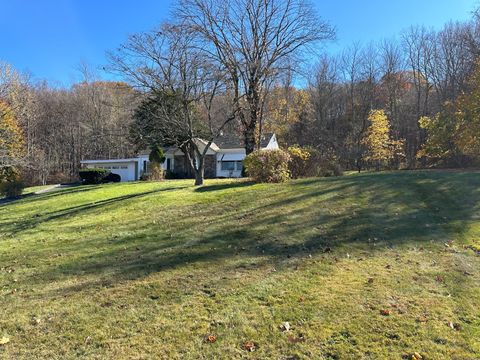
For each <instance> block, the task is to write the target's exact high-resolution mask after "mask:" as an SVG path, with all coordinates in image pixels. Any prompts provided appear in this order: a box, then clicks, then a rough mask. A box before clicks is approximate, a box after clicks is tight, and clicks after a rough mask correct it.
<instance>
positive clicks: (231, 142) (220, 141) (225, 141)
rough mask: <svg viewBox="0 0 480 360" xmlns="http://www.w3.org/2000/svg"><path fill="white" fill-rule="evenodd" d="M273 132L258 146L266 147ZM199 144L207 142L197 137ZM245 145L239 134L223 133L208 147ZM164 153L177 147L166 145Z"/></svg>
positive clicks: (233, 147) (141, 153) (173, 150)
mask: <svg viewBox="0 0 480 360" xmlns="http://www.w3.org/2000/svg"><path fill="white" fill-rule="evenodd" d="M273 135H274V134H273V133H266V134H263V135H262V137H261V139H260V148H266V147H267V145H268V143H269V142H270V140H271V139H272V137H273ZM197 140H198V141H199V142H200V143H201V144H203V145H206V144H207V142H206V141H205V140H203V139H197ZM244 147H245V142H244V141H243V138H242V137H241V136H239V135H235V134H223V135H221V136H219V137H217V138H215V140H213V143H212V144H211V145H210V148H211V149H212V150H213V151H219V150H221V149H243V148H244ZM163 150H164V152H165V154H171V153H174V152H175V151H176V150H177V148H176V147H166V148H164V149H163ZM149 154H150V150H143V151H140V152H139V153H138V155H149Z"/></svg>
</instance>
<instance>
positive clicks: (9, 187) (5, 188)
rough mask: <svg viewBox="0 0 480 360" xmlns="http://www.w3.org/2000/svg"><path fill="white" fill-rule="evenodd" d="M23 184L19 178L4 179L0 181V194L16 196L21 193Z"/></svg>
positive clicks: (7, 196)
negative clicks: (12, 179)
mask: <svg viewBox="0 0 480 360" xmlns="http://www.w3.org/2000/svg"><path fill="white" fill-rule="evenodd" d="M24 188H25V185H24V184H23V182H22V181H21V180H14V181H4V182H1V183H0V195H2V196H5V197H6V198H16V197H19V196H20V195H22V192H23V189H24Z"/></svg>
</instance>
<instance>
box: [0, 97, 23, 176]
mask: <svg viewBox="0 0 480 360" xmlns="http://www.w3.org/2000/svg"><path fill="white" fill-rule="evenodd" d="M25 154H26V152H25V138H24V135H23V131H22V129H21V128H20V126H19V125H18V123H17V121H16V119H15V117H14V113H13V111H12V109H11V107H10V106H8V105H7V104H6V103H4V102H2V101H0V172H3V170H4V169H5V168H12V167H17V166H19V165H20V164H21V160H22V159H23V157H24V156H25Z"/></svg>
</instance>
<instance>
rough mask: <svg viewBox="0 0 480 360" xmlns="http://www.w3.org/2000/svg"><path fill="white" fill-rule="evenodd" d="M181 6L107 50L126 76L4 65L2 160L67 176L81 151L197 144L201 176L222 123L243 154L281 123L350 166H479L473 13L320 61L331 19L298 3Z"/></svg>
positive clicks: (120, 153)
mask: <svg viewBox="0 0 480 360" xmlns="http://www.w3.org/2000/svg"><path fill="white" fill-rule="evenodd" d="M178 4H179V7H178V8H174V11H173V14H174V18H173V19H172V20H171V21H170V22H169V23H167V24H162V25H161V26H160V27H159V28H158V29H157V30H154V31H152V32H148V33H143V34H137V35H134V36H132V37H130V38H129V39H128V41H127V42H126V43H125V44H123V45H122V46H121V47H120V50H119V51H118V52H114V53H111V54H110V66H109V67H108V68H109V70H110V71H112V72H116V73H117V74H120V75H122V76H123V78H124V79H125V82H111V81H101V80H99V79H98V78H97V77H95V76H93V75H92V72H91V71H89V70H88V69H86V68H83V70H82V76H83V81H81V82H80V83H78V84H75V85H73V86H71V87H70V88H69V89H64V88H56V87H52V86H50V85H49V84H48V83H46V82H38V81H33V80H32V79H30V78H29V77H28V76H27V75H26V74H22V73H19V72H18V71H15V69H13V68H12V67H11V66H9V65H8V64H6V63H0V169H5V168H8V167H15V168H17V169H21V170H22V173H23V178H24V181H26V182H27V183H28V184H45V183H58V182H66V181H72V180H76V179H77V176H78V169H79V164H80V161H81V160H82V159H87V158H88V159H95V158H116V157H127V156H131V155H133V153H134V152H135V151H136V150H137V149H138V148H140V147H144V146H150V147H152V146H153V145H164V144H167V143H168V144H177V145H178V146H183V147H184V149H185V152H186V153H189V154H191V156H190V158H191V160H192V161H191V163H192V166H193V167H199V169H196V170H198V171H197V173H198V174H197V175H198V177H199V181H200V177H203V173H202V171H203V169H201V167H202V166H201V165H202V152H201V151H200V150H199V149H198V148H197V145H196V141H195V139H197V138H199V137H201V138H203V139H205V140H207V141H208V142H210V141H212V140H213V139H214V138H215V136H217V135H218V134H219V133H221V132H224V131H233V132H237V134H238V135H239V136H241V137H243V139H244V142H245V147H246V150H247V153H250V152H252V151H253V150H254V149H255V148H256V147H257V145H258V141H257V140H258V139H259V135H260V134H261V133H264V132H267V131H274V132H275V133H276V134H277V136H278V138H279V140H280V142H281V143H282V144H283V145H284V146H285V147H287V146H290V145H300V146H307V147H310V148H313V149H315V150H316V151H317V152H318V153H320V154H321V155H322V156H323V157H324V158H325V159H331V160H332V161H335V163H338V164H341V165H342V167H343V168H344V169H356V170H363V169H366V168H376V169H380V168H422V167H428V166H445V167H447V166H450V167H452V166H455V167H463V166H472V165H477V160H478V156H479V154H480V150H479V149H480V145H479V141H480V140H479V137H478V135H477V134H478V133H479V130H480V125H479V121H480V120H479V119H480V113H479V110H478V109H479V108H480V85H479V84H480V68H479V66H478V59H479V56H480V16H479V14H478V13H476V14H474V15H473V17H472V19H471V20H470V21H468V22H463V23H449V24H446V25H445V26H444V28H443V29H441V30H439V31H434V30H429V29H426V28H424V27H412V28H410V29H407V30H406V31H404V32H403V33H401V34H399V36H398V38H397V39H396V40H388V41H387V40H386V41H382V42H380V43H375V44H369V45H366V46H360V45H358V44H354V45H352V46H351V47H349V48H347V49H345V50H344V51H343V52H341V53H340V54H338V55H336V56H321V57H320V58H318V56H319V55H318V54H317V55H313V54H312V51H311V50H312V49H314V48H315V46H316V45H318V44H319V43H321V42H324V41H328V40H329V39H331V38H332V37H333V30H332V28H331V27H330V26H329V25H328V24H326V23H325V22H322V21H320V20H319V19H317V18H316V17H315V16H314V11H313V9H312V8H310V7H308V3H307V2H304V1H303V0H292V1H291V2H283V1H278V0H269V1H266V2H258V1H254V0H232V1H230V2H225V1H216V0H215V1H210V0H209V1H206V0H198V1H191V0H179V1H178ZM205 4H209V6H203V5H205ZM240 9H244V10H245V11H240ZM220 15H221V17H222V19H220V20H222V21H220V22H218V21H216V20H219V19H217V17H218V16H220ZM247 15H248V16H247ZM262 23H264V24H266V25H265V26H263V27H262V26H261V24H262ZM285 23H288V24H289V26H284V24H285ZM239 31H240V32H239ZM242 32H243V33H242ZM265 44H268V46H271V47H270V48H269V47H268V46H265ZM306 59H308V62H309V63H310V64H311V63H315V64H316V65H315V66H314V67H313V68H309V70H308V71H305V68H306V67H305V66H302V67H301V68H300V66H299V64H302V62H303V61H304V60H306ZM300 74H302V75H301V76H302V77H303V79H304V80H305V78H306V80H307V83H306V84H307V85H306V86H304V87H302V88H299V87H298V86H296V84H298V83H299V80H300V78H301V76H300ZM305 74H306V76H305ZM198 159H200V162H199V163H198ZM196 161H197V163H196ZM0 178H1V174H0Z"/></svg>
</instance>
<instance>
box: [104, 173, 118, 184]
mask: <svg viewBox="0 0 480 360" xmlns="http://www.w3.org/2000/svg"><path fill="white" fill-rule="evenodd" d="M120 181H122V177H121V176H120V175H118V174H114V173H109V174H108V175H107V176H105V177H104V178H103V182H105V183H110V182H113V183H118V182H120Z"/></svg>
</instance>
